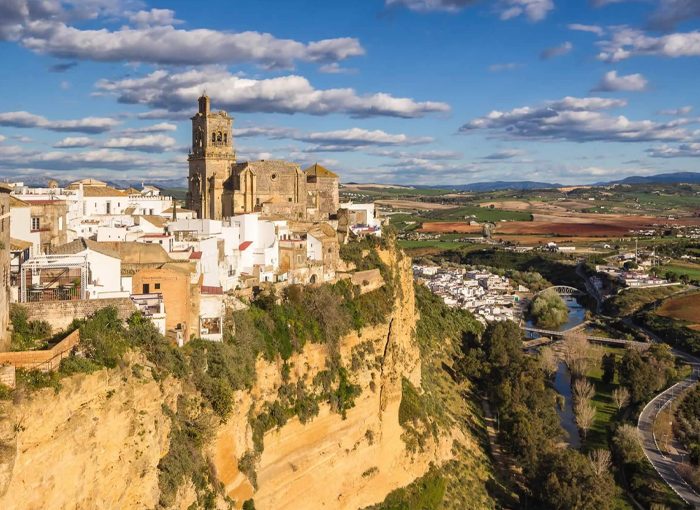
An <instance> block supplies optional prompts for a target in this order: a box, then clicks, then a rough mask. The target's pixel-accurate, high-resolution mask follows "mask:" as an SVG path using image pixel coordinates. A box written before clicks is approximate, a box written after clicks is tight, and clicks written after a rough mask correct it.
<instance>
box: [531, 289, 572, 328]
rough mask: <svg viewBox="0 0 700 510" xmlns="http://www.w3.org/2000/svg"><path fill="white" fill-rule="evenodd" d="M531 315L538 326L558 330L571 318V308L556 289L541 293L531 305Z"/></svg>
mask: <svg viewBox="0 0 700 510" xmlns="http://www.w3.org/2000/svg"><path fill="white" fill-rule="evenodd" d="M530 314H531V315H532V317H533V318H534V319H535V323H536V324H537V325H538V326H541V327H544V328H557V327H559V326H561V325H562V324H564V323H565V322H566V321H567V320H568V318H569V308H568V307H567V306H566V303H565V302H564V300H563V299H562V298H561V296H560V295H559V294H558V293H557V291H555V290H554V289H548V290H545V291H543V292H542V293H540V294H539V295H538V296H537V297H536V298H535V299H534V300H533V301H532V303H531V304H530Z"/></svg>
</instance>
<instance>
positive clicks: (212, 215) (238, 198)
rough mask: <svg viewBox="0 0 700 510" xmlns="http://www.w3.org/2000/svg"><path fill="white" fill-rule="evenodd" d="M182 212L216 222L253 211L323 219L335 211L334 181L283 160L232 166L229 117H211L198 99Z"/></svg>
mask: <svg viewBox="0 0 700 510" xmlns="http://www.w3.org/2000/svg"><path fill="white" fill-rule="evenodd" d="M188 160H189V177H188V192H187V208H188V209H191V210H193V211H195V212H196V213H197V217H198V218H202V219H215V220H220V219H223V218H227V217H230V216H233V215H236V214H246V213H253V212H259V213H263V215H268V216H281V217H283V218H286V219H290V220H314V221H319V220H328V219H330V218H332V217H334V216H335V214H336V212H337V210H338V207H339V199H338V176H337V175H336V174H334V173H333V172H331V171H330V170H328V169H326V168H323V167H322V166H320V165H313V166H311V167H309V168H307V169H306V170H302V169H301V167H300V166H299V165H297V164H296V163H291V162H288V161H279V160H270V161H264V160H263V161H247V162H240V163H238V162H236V151H235V150H234V148H233V118H232V117H230V116H229V115H228V113H226V112H224V111H220V112H216V113H212V112H211V110H210V101H209V97H207V96H202V97H200V98H199V111H198V112H197V114H196V115H195V116H194V117H192V149H191V151H190V155H189V159H188Z"/></svg>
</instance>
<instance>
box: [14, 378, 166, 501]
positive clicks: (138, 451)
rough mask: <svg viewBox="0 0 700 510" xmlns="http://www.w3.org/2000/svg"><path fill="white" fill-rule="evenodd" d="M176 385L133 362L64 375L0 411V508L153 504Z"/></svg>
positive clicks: (157, 493)
mask: <svg viewBox="0 0 700 510" xmlns="http://www.w3.org/2000/svg"><path fill="white" fill-rule="evenodd" d="M179 391H180V388H179V385H178V384H176V383H173V382H170V383H169V384H166V385H163V388H161V387H160V386H159V384H158V383H156V382H155V381H153V379H152V378H150V376H149V377H143V378H137V377H134V376H133V375H132V374H131V370H130V369H124V370H101V371H99V372H97V373H94V374H91V375H77V376H73V377H70V378H67V379H64V381H63V388H62V389H61V391H60V392H58V393H57V394H56V393H54V391H53V390H52V389H45V390H42V391H40V392H37V393H36V394H34V395H32V397H31V398H30V399H27V400H25V401H24V402H21V403H18V404H12V403H5V404H4V405H3V407H2V409H1V410H0V444H3V445H4V448H3V452H2V455H1V456H0V508H8V509H9V508H18V509H19V508H21V509H24V510H31V509H42V510H43V509H58V508H137V509H138V508H153V507H155V506H156V504H157V502H158V496H159V491H158V471H157V469H156V466H157V465H158V461H159V460H160V458H161V457H162V456H163V455H164V454H165V452H167V447H168V434H169V432H170V424H171V421H170V418H168V417H167V416H165V415H164V414H163V411H162V409H161V404H163V403H165V404H168V405H170V406H171V407H172V406H174V405H175V403H174V399H175V396H176V395H177V394H178V393H179Z"/></svg>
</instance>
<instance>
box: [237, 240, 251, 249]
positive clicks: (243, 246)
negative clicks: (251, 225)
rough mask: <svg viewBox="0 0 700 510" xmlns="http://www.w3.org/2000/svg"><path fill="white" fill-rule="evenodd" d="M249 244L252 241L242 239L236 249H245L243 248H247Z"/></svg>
mask: <svg viewBox="0 0 700 510" xmlns="http://www.w3.org/2000/svg"><path fill="white" fill-rule="evenodd" d="M251 244H253V241H244V242H242V243H241V244H240V246H238V249H239V250H240V251H245V249H246V248H248V246H250V245H251Z"/></svg>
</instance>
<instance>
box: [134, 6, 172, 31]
mask: <svg viewBox="0 0 700 510" xmlns="http://www.w3.org/2000/svg"><path fill="white" fill-rule="evenodd" d="M127 18H128V20H129V21H130V22H131V23H133V24H134V25H136V26H138V27H150V26H164V25H176V24H179V23H182V21H181V20H179V19H175V11H172V10H170V9H151V10H150V11H138V12H130V13H127Z"/></svg>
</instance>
